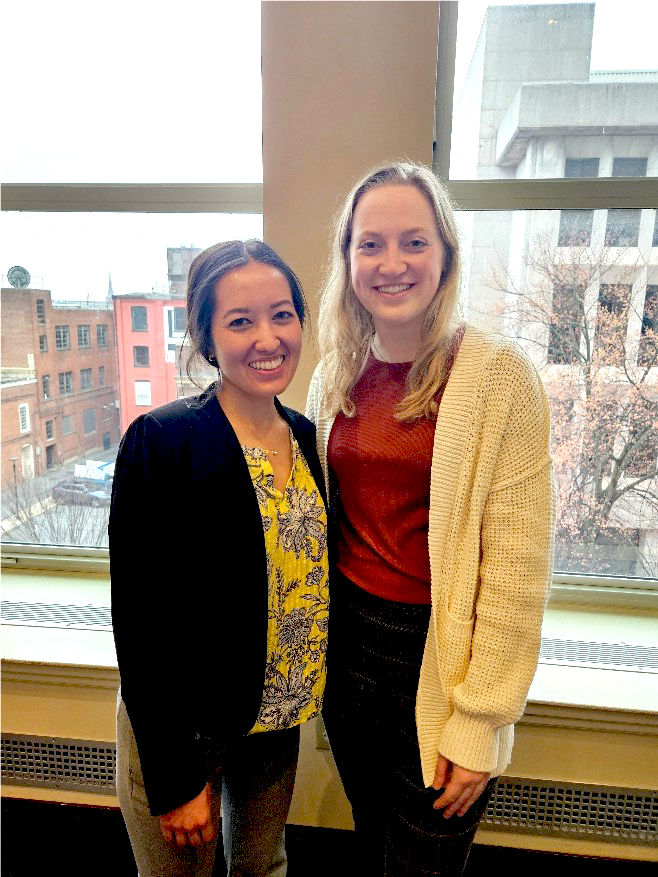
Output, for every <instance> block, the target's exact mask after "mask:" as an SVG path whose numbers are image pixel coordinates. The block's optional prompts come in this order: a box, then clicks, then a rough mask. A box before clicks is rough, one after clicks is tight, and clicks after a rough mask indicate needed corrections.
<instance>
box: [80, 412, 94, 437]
mask: <svg viewBox="0 0 658 877" xmlns="http://www.w3.org/2000/svg"><path fill="white" fill-rule="evenodd" d="M82 429H83V431H84V434H85V435H91V433H92V432H96V409H95V408H85V409H84V411H83V412H82Z"/></svg>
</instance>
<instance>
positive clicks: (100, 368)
mask: <svg viewBox="0 0 658 877" xmlns="http://www.w3.org/2000/svg"><path fill="white" fill-rule="evenodd" d="M98 386H99V387H104V386H105V366H104V365H99V366H98Z"/></svg>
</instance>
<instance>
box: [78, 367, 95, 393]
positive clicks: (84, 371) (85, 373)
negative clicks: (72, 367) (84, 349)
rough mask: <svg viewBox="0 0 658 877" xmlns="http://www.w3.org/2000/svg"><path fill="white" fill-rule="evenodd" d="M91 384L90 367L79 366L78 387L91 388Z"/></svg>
mask: <svg viewBox="0 0 658 877" xmlns="http://www.w3.org/2000/svg"><path fill="white" fill-rule="evenodd" d="M92 386H93V383H92V377H91V369H90V368H81V369H80V389H81V390H91V388H92Z"/></svg>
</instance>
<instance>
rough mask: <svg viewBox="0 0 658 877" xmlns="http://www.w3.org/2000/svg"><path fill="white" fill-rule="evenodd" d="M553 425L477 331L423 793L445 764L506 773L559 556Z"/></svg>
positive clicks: (511, 361)
mask: <svg viewBox="0 0 658 877" xmlns="http://www.w3.org/2000/svg"><path fill="white" fill-rule="evenodd" d="M322 397H323V368H322V363H320V364H319V365H318V367H317V368H316V370H315V373H314V375H313V378H312V380H311V385H310V388H309V395H308V402H307V410H306V414H307V417H309V418H310V419H311V420H312V421H313V422H314V423H315V424H316V426H317V444H318V452H319V454H320V460H321V462H322V466H323V469H324V474H325V479H326V483H327V485H328V484H329V479H328V477H327V444H328V441H329V434H330V432H331V427H332V425H333V422H334V417H335V415H334V416H326V415H324V413H323V412H322V408H321V403H322ZM549 442H550V416H549V411H548V404H547V401H546V395H545V393H544V389H543V387H542V384H541V380H540V378H539V376H538V374H537V372H536V370H535V368H534V366H533V364H532V363H531V361H530V360H529V358H528V357H527V356H526V354H525V353H524V352H523V350H522V349H521V348H520V347H519V346H518V345H517V344H515V343H514V342H512V341H510V340H507V339H505V338H502V337H500V336H496V335H491V334H488V333H485V332H483V331H481V330H479V329H476V328H474V327H473V326H467V328H466V332H465V334H464V339H463V341H462V344H461V347H460V349H459V353H458V355H457V358H456V359H455V363H454V365H453V368H452V371H451V374H450V378H449V380H448V383H447V385H446V388H445V392H444V394H443V398H442V400H441V405H440V407H439V413H438V417H437V423H436V432H435V438H434V451H433V454H432V470H431V478H430V509H429V532H428V546H429V554H430V568H431V595H432V613H431V619H430V626H429V631H428V634H427V640H426V643H425V653H424V657H423V663H422V667H421V671H420V679H419V684H418V693H417V697H416V727H417V732H418V743H419V747H420V755H421V765H422V770H423V780H424V782H425V785H426V786H429V785H431V784H432V782H433V780H434V771H435V768H436V762H437V759H438V756H439V753H440V754H442V755H444V756H445V757H446V758H448V759H449V760H450V761H453V762H454V763H456V764H459V765H461V766H462V767H465V768H468V769H469V770H475V771H488V772H490V773H491V775H492V776H497V775H498V774H500V773H502V772H503V771H504V770H505V768H506V767H507V765H508V764H509V762H510V758H511V752H512V743H513V739H514V722H516V721H517V720H518V719H519V718H520V717H521V715H522V714H523V709H524V707H525V702H526V698H527V695H528V689H529V688H530V684H531V682H532V678H533V676H534V673H535V669H536V666H537V658H538V655H539V646H540V642H541V621H542V614H543V611H544V606H545V603H546V600H547V597H548V592H549V588H550V578H551V564H552V555H553V530H554V522H555V496H554V488H553V478H552V466H551V458H550V451H549Z"/></svg>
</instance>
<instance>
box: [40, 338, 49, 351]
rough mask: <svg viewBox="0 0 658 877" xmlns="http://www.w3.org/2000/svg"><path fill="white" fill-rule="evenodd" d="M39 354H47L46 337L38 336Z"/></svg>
mask: <svg viewBox="0 0 658 877" xmlns="http://www.w3.org/2000/svg"><path fill="white" fill-rule="evenodd" d="M39 353H48V336H47V335H39Z"/></svg>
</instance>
